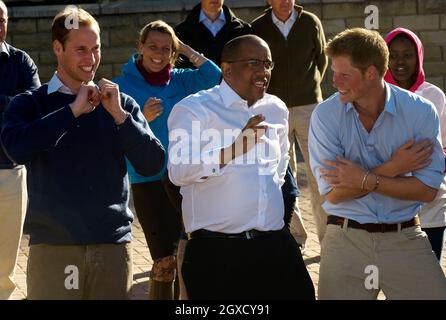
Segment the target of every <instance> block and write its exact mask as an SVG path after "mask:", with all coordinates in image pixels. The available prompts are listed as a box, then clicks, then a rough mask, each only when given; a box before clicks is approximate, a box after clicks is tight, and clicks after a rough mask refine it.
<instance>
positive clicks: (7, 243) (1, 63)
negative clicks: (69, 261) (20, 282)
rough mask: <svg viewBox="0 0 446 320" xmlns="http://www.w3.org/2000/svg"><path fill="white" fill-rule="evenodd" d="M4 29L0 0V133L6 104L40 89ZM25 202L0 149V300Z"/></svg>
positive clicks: (21, 184)
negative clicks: (23, 93) (18, 95)
mask: <svg viewBox="0 0 446 320" xmlns="http://www.w3.org/2000/svg"><path fill="white" fill-rule="evenodd" d="M7 27H8V9H7V8H6V5H5V3H4V2H3V1H0V130H1V125H2V117H3V111H4V110H5V108H6V106H7V105H8V103H9V101H11V99H12V98H13V97H14V96H15V95H17V94H19V93H22V92H24V91H26V90H30V89H35V88H38V87H39V86H40V80H39V75H38V73H37V67H36V65H35V64H34V62H33V61H32V59H31V58H30V57H29V56H28V55H27V54H26V53H25V52H23V51H22V50H19V49H16V48H14V47H12V46H10V45H9V44H7V43H6V41H5V39H6V34H7ZM26 203H27V197H26V169H25V167H24V166H22V165H18V164H16V163H13V162H12V161H11V160H10V159H9V158H8V157H7V156H6V154H5V153H4V151H3V149H2V148H1V147H0V300H3V299H8V298H9V297H10V296H11V294H12V292H13V291H14V289H15V283H14V270H15V265H16V261H17V252H18V249H19V244H20V238H21V236H22V227H23V221H24V219H25V212H26Z"/></svg>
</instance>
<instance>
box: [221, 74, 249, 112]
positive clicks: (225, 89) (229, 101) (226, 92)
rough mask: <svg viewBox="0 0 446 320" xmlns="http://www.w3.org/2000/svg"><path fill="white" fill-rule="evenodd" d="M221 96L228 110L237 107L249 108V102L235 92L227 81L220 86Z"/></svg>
mask: <svg viewBox="0 0 446 320" xmlns="http://www.w3.org/2000/svg"><path fill="white" fill-rule="evenodd" d="M220 94H221V98H222V99H223V104H224V105H225V107H226V108H230V107H232V106H236V105H245V106H246V107H247V106H248V102H247V101H246V100H244V99H242V98H241V97H240V96H239V95H238V94H237V92H235V91H234V90H233V89H232V88H231V87H230V86H229V85H228V84H227V83H226V81H225V80H222V82H221V84H220Z"/></svg>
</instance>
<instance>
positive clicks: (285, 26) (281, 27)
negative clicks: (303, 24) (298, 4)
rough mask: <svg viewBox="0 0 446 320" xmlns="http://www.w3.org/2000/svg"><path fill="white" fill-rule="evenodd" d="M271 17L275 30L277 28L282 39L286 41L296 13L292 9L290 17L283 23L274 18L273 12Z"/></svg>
mask: <svg viewBox="0 0 446 320" xmlns="http://www.w3.org/2000/svg"><path fill="white" fill-rule="evenodd" d="M271 16H272V18H273V22H274V24H275V25H276V26H277V28H279V30H280V32H281V33H282V34H283V36H284V38H285V39H287V38H288V34H289V33H290V30H291V28H292V27H293V25H294V22H296V19H297V12H296V10H295V9H293V10H292V11H291V15H290V17H289V18H288V20H287V21H285V22H282V21H280V20H279V19H278V18H277V17H276V15H275V14H274V11H272V12H271Z"/></svg>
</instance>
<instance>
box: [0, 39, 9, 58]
mask: <svg viewBox="0 0 446 320" xmlns="http://www.w3.org/2000/svg"><path fill="white" fill-rule="evenodd" d="M2 54H6V55H7V56H8V57H9V48H8V46H7V45H6V42H2V44H1V45H0V55H2Z"/></svg>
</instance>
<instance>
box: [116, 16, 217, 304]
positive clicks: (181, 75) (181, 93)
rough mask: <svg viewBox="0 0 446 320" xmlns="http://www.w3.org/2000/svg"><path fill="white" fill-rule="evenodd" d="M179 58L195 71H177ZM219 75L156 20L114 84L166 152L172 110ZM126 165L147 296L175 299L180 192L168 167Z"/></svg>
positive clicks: (212, 65)
mask: <svg viewBox="0 0 446 320" xmlns="http://www.w3.org/2000/svg"><path fill="white" fill-rule="evenodd" d="M179 54H182V55H184V56H186V57H187V58H188V59H189V60H190V61H191V62H192V63H193V64H194V65H195V67H196V68H197V69H195V70H191V69H176V68H173V65H174V63H175V60H176V58H177V57H178V55H179ZM220 77H221V72H220V69H219V68H218V66H217V65H215V64H214V63H213V62H212V61H210V60H208V59H207V58H205V57H203V56H202V55H200V54H199V53H197V52H196V51H194V50H193V49H192V48H191V47H189V46H187V45H185V44H183V43H182V42H181V41H179V40H178V38H177V37H176V35H175V32H174V31H173V29H172V28H171V27H170V26H169V25H168V24H166V23H165V22H163V21H160V20H158V21H153V22H151V23H149V24H147V25H146V26H145V27H144V28H143V29H142V30H141V31H140V35H139V43H138V53H136V54H134V55H133V56H132V57H131V58H130V59H129V61H128V62H127V64H125V65H124V67H123V74H122V75H121V76H119V77H118V78H116V79H115V82H116V83H117V84H119V87H120V90H121V91H122V92H124V93H126V94H128V95H130V96H132V97H133V98H134V99H135V100H136V101H137V102H138V104H139V105H140V106H141V109H142V111H143V114H144V116H145V118H146V119H147V121H148V122H149V123H150V128H151V129H152V131H153V132H154V134H155V135H156V137H157V138H158V139H160V141H161V143H162V144H163V146H164V148H165V149H166V150H167V148H168V141H169V140H168V129H167V118H168V117H169V114H170V111H171V110H172V108H173V106H174V105H175V104H176V103H177V102H179V101H180V100H181V99H183V98H184V97H186V96H188V95H190V94H193V93H196V92H198V91H200V90H203V89H208V88H211V87H213V86H215V85H217V84H218V83H219V81H220ZM127 166H128V172H129V177H130V183H131V187H132V193H133V201H134V204H135V210H136V214H137V216H138V220H139V222H140V224H141V226H142V228H143V231H144V235H145V237H146V240H147V243H148V246H149V250H150V254H151V256H152V259H153V261H154V263H153V267H152V273H151V284H150V291H149V298H150V299H172V298H173V285H172V284H173V281H174V279H175V269H176V268H175V267H176V261H175V246H176V243H177V241H178V239H179V236H180V232H181V228H182V223H181V213H180V212H178V210H176V209H175V206H174V205H173V204H172V202H171V201H170V200H169V197H168V193H167V192H166V190H167V191H169V192H172V190H175V191H174V192H177V193H178V192H179V191H178V189H177V188H176V187H174V186H173V185H172V183H171V182H170V181H169V179H168V178H167V174H166V165H165V166H164V168H163V170H162V171H160V172H159V173H158V174H157V175H155V176H151V177H144V176H141V175H139V174H137V173H136V172H135V170H134V169H133V167H132V166H131V164H130V163H127Z"/></svg>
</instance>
